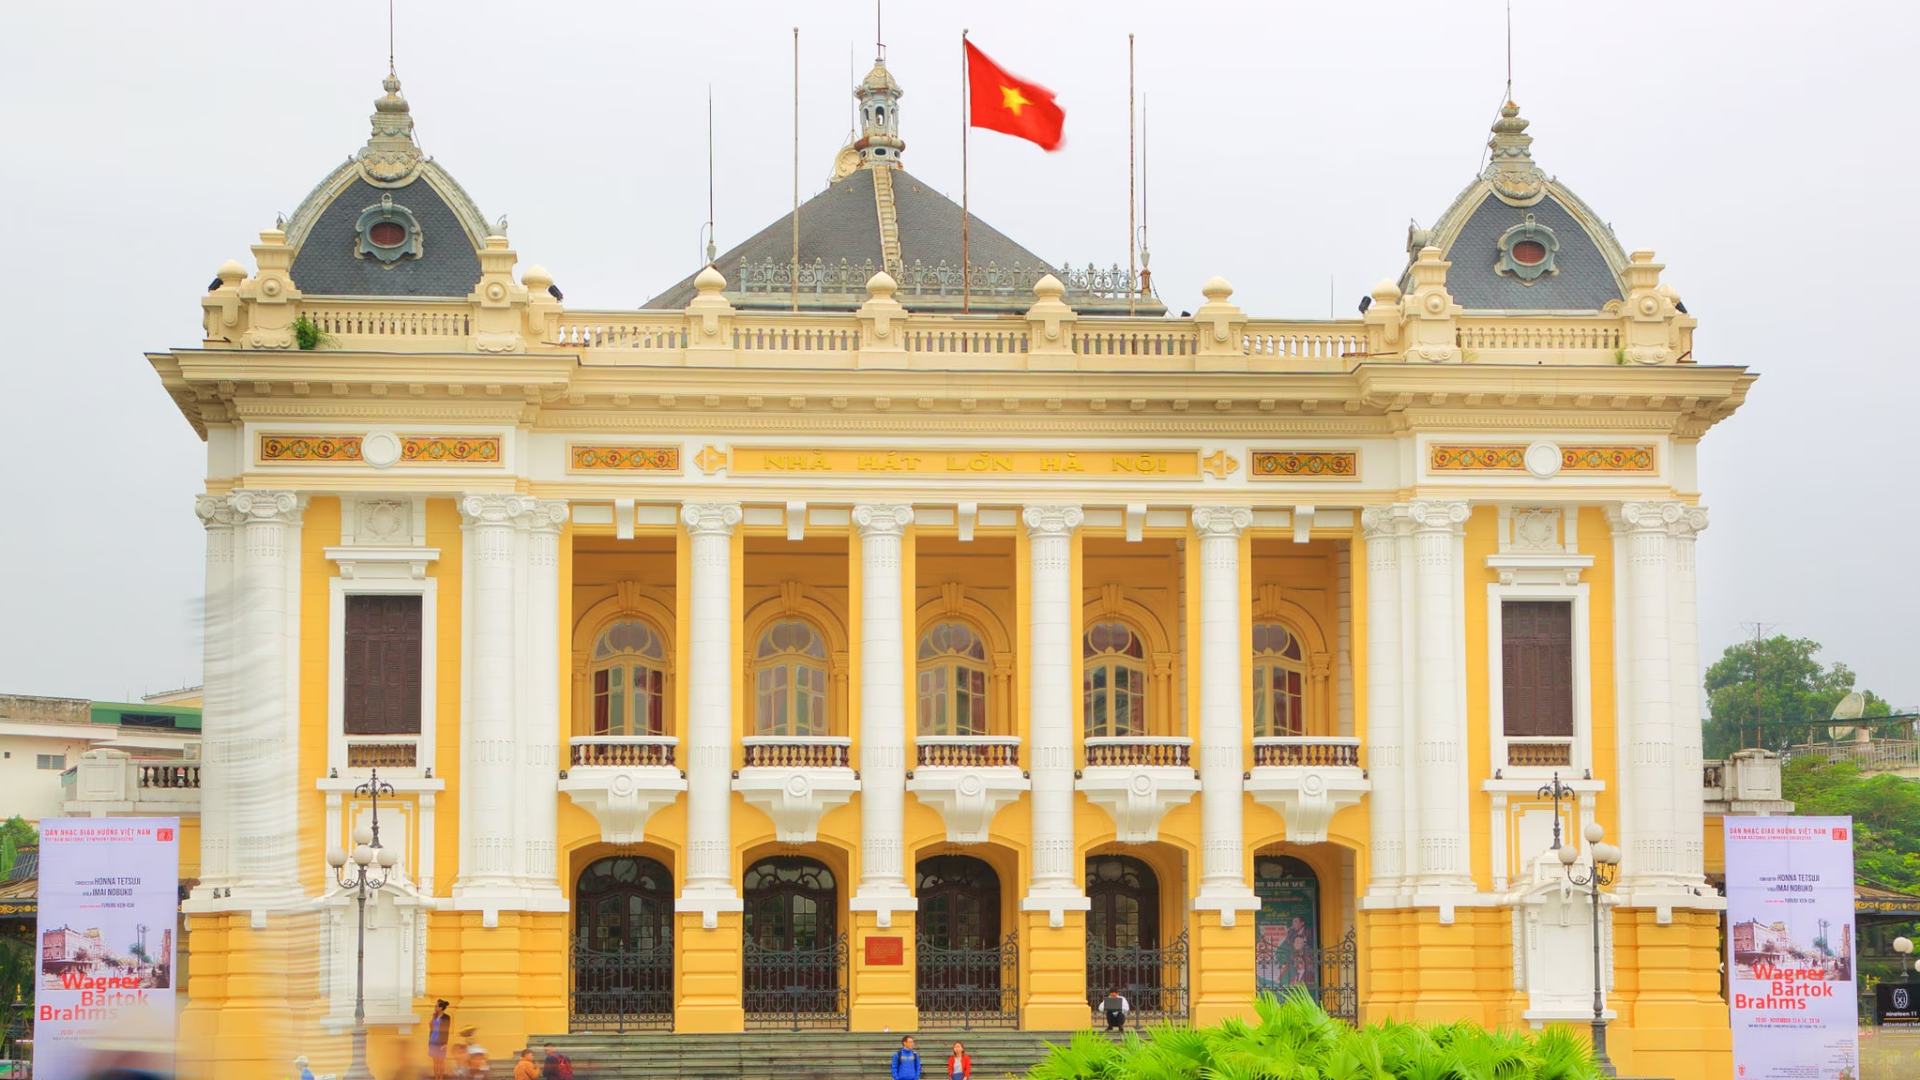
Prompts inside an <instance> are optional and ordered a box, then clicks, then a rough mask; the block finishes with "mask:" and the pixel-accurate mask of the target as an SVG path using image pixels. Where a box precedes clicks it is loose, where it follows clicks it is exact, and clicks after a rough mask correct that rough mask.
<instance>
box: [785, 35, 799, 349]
mask: <svg viewBox="0 0 1920 1080" xmlns="http://www.w3.org/2000/svg"><path fill="white" fill-rule="evenodd" d="M787 282H788V284H789V285H790V286H791V287H792V301H791V303H792V306H793V310H795V311H799V310H800V28H799V27H797V26H796V27H794V28H793V262H792V264H791V265H790V266H789V267H788V271H787Z"/></svg>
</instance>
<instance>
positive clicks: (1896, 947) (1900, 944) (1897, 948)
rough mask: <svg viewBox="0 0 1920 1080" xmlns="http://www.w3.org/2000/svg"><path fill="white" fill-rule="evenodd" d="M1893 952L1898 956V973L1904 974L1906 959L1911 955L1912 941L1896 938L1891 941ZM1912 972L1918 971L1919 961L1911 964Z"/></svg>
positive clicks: (1919, 967)
mask: <svg viewBox="0 0 1920 1080" xmlns="http://www.w3.org/2000/svg"><path fill="white" fill-rule="evenodd" d="M1893 951H1894V952H1897V953H1899V954H1900V973H1901V974H1903V975H1904V974H1906V971H1907V957H1909V956H1911V955H1913V939H1911V938H1904V937H1897V938H1894V939H1893ZM1913 970H1915V971H1920V960H1915V961H1914V962H1913Z"/></svg>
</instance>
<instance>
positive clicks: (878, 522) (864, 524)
mask: <svg viewBox="0 0 1920 1080" xmlns="http://www.w3.org/2000/svg"><path fill="white" fill-rule="evenodd" d="M853 523H854V525H856V526H857V527H858V528H859V530H860V535H861V536H899V535H900V534H901V533H904V532H906V531H907V526H908V525H911V524H913V507H911V506H886V505H861V506H856V507H854V508H853Z"/></svg>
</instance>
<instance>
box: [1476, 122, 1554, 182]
mask: <svg viewBox="0 0 1920 1080" xmlns="http://www.w3.org/2000/svg"><path fill="white" fill-rule="evenodd" d="M1527 123H1528V121H1527V119H1526V118H1525V117H1523V116H1521V115H1520V106H1518V105H1515V104H1514V103H1513V102H1511V101H1509V102H1507V103H1506V104H1505V105H1502V106H1500V119H1498V120H1495V121H1494V122H1493V137H1492V138H1490V139H1488V140H1487V149H1488V150H1489V151H1490V154H1489V155H1488V158H1487V167H1486V168H1485V169H1484V170H1482V171H1481V173H1480V178H1481V179H1483V180H1485V181H1487V182H1488V183H1490V184H1492V185H1493V190H1494V192H1495V193H1496V194H1498V195H1499V196H1500V197H1501V198H1502V199H1505V200H1507V201H1508V202H1511V203H1514V204H1515V205H1519V206H1531V205H1533V204H1534V203H1536V202H1539V201H1540V198H1541V196H1543V195H1545V194H1546V193H1547V174H1546V173H1544V172H1541V171H1540V167H1539V166H1538V165H1535V164H1534V163H1533V153H1532V151H1531V150H1530V149H1529V148H1530V147H1531V146H1532V145H1533V136H1531V135H1529V134H1527Z"/></svg>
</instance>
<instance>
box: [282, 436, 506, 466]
mask: <svg viewBox="0 0 1920 1080" xmlns="http://www.w3.org/2000/svg"><path fill="white" fill-rule="evenodd" d="M362 438H363V437H362V436H359V435H262V436H260V462H261V463H262V464H270V465H358V464H361V463H362V462H364V461H365V460H366V459H365V457H363V456H362V453H361V440H362ZM400 460H401V462H403V463H406V464H411V465H498V464H500V437H499V436H498V435H479V436H468V435H402V436H401V437H400Z"/></svg>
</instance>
